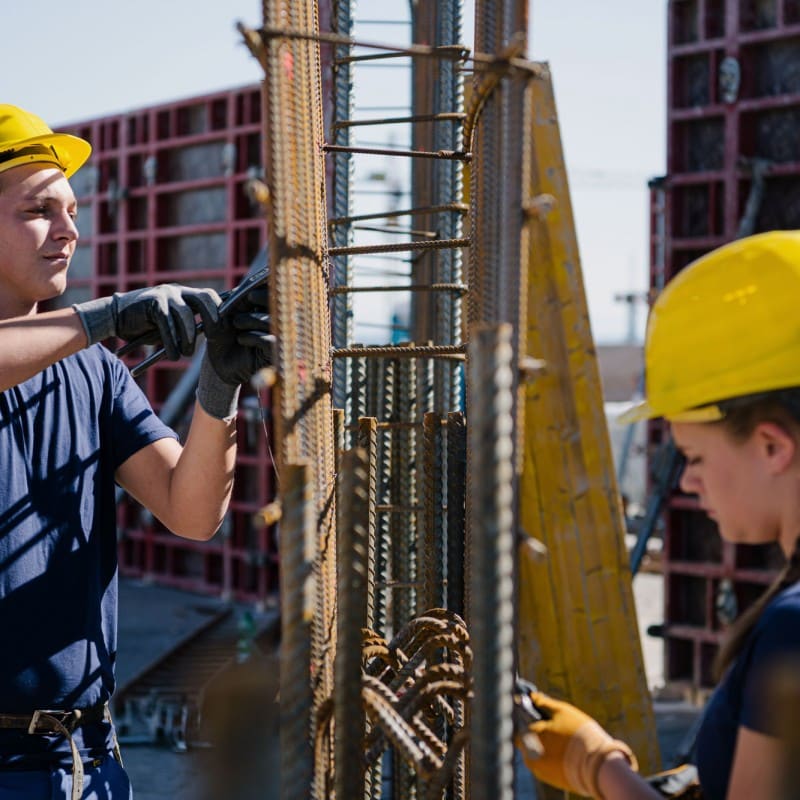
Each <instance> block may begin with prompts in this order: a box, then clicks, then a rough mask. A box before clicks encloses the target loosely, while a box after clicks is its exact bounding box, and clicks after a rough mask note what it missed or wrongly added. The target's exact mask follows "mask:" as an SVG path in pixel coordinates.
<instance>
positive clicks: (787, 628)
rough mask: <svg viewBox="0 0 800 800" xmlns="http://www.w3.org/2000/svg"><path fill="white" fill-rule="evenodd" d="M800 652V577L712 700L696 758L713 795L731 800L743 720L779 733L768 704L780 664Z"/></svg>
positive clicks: (768, 612) (774, 604)
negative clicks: (735, 750) (772, 682)
mask: <svg viewBox="0 0 800 800" xmlns="http://www.w3.org/2000/svg"><path fill="white" fill-rule="evenodd" d="M798 658H800V583H796V584H794V585H793V586H790V587H789V588H788V589H785V590H784V591H782V592H781V593H780V594H778V595H777V596H776V597H775V598H773V600H772V601H771V602H770V603H769V604H768V605H767V607H766V608H765V609H764V612H763V613H762V615H761V617H760V619H759V620H758V622H757V623H756V626H755V628H754V629H753V631H752V632H751V634H750V637H749V638H748V640H747V642H746V644H745V646H744V648H743V650H742V651H741V653H740V654H739V655H738V657H737V658H736V661H735V662H734V663H733V664H732V665H731V667H730V668H729V669H728V671H727V672H726V674H725V676H724V678H723V679H722V681H721V682H720V684H719V686H718V687H717V688H716V690H715V691H714V693H713V694H712V695H711V698H710V699H709V701H708V704H707V706H706V709H705V711H704V714H703V722H702V725H701V726H700V730H699V732H698V735H697V741H696V744H695V758H696V762H697V770H698V773H699V776H700V784H701V785H702V787H703V796H704V797H705V798H708V799H709V800H725V796H726V795H727V792H728V781H729V780H730V773H731V767H732V765H733V754H734V748H735V746H736V734H737V731H738V729H739V726H741V725H743V726H744V727H746V728H749V729H750V730H753V731H757V732H759V733H764V734H767V735H770V736H777V735H778V731H777V730H776V729H775V719H774V712H773V713H772V714H771V713H770V712H769V711H768V710H767V709H768V696H769V685H770V681H771V680H772V679H773V677H774V674H775V673H774V670H775V669H776V668H780V667H781V666H782V665H785V664H786V663H787V660H789V663H790V665H791V664H792V663H797V659H798Z"/></svg>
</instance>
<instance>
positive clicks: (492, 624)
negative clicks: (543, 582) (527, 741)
mask: <svg viewBox="0 0 800 800" xmlns="http://www.w3.org/2000/svg"><path fill="white" fill-rule="evenodd" d="M512 337H513V332H512V326H511V325H510V324H507V323H504V324H501V325H495V326H487V327H483V328H480V329H476V330H475V331H474V336H473V339H472V341H471V342H470V343H469V350H468V371H469V372H468V381H467V386H468V390H469V394H468V407H469V419H470V421H469V427H468V431H467V441H468V447H467V452H468V465H467V470H468V497H469V503H470V514H469V519H468V531H467V535H468V537H469V539H470V548H471V556H472V557H471V563H470V574H469V583H470V598H469V603H470V604H469V610H468V613H469V620H468V621H469V625H470V636H471V640H472V649H473V654H474V661H473V676H474V687H475V696H474V699H473V702H472V713H471V720H470V724H471V731H472V749H471V780H470V788H471V792H472V798H473V800H511V798H512V797H513V768H512V759H513V745H512V734H513V730H512V713H513V701H512V691H513V685H514V630H513V614H514V608H513V589H514V587H513V563H514V461H513V454H514V447H513V432H514V422H513V418H512V409H513V396H512V386H513V378H512V357H513V347H512Z"/></svg>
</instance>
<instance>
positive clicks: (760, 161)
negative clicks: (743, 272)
mask: <svg viewBox="0 0 800 800" xmlns="http://www.w3.org/2000/svg"><path fill="white" fill-rule="evenodd" d="M667 14H668V25H667V36H668V42H667V59H668V64H667V105H668V108H667V126H668V128H667V174H666V175H665V176H663V177H661V178H658V179H656V180H654V181H652V182H651V185H650V191H651V215H650V216H651V249H650V252H651V268H650V279H651V289H652V292H651V294H652V295H653V296H655V294H657V292H658V291H659V290H660V288H661V287H662V286H663V284H664V282H666V281H668V280H669V279H671V278H672V277H674V276H675V275H676V274H677V273H678V272H680V270H681V269H683V267H684V266H686V265H687V264H688V263H690V262H691V261H692V260H694V259H695V258H697V257H699V256H701V255H703V254H704V253H706V252H708V251H709V250H711V249H713V248H714V247H717V246H719V245H721V244H724V243H725V242H728V241H732V240H733V239H735V238H737V237H738V236H740V235H742V234H743V233H758V232H761V231H767V230H774V229H793V228H800V136H798V131H799V130H800V0H670V2H668V5H667ZM754 187H755V189H758V190H759V191H754ZM759 196H760V200H759ZM757 200H759V202H755V201H757ZM665 437H666V432H665V429H664V426H663V425H662V424H660V423H658V422H655V423H651V425H650V427H649V432H648V447H649V450H650V453H651V459H650V464H651V469H654V468H655V467H656V465H657V454H658V451H659V448H660V447H661V445H662V444H663V442H664V440H665ZM663 523H664V524H663V535H664V557H663V562H662V563H663V572H664V582H665V584H664V585H665V593H664V594H665V608H664V617H665V619H664V622H665V626H664V630H665V677H666V680H667V681H668V682H670V683H675V684H685V685H686V686H687V687H689V688H690V689H692V690H699V691H700V692H702V691H703V690H705V689H707V688H709V687H710V686H711V685H712V677H711V663H712V661H713V657H714V655H715V653H716V650H717V648H718V645H719V642H720V639H721V637H722V635H723V633H724V627H725V624H726V622H727V621H728V620H729V618H730V613H731V610H732V609H733V610H734V611H735V610H736V609H738V611H741V610H742V609H743V608H744V607H746V606H747V605H748V604H749V603H750V602H752V600H753V599H754V598H755V597H756V596H758V594H759V593H760V592H761V591H763V589H764V587H765V585H766V584H767V583H768V582H769V581H770V580H771V579H772V577H773V575H774V574H775V571H776V569H777V564H778V560H779V557H778V555H777V553H776V551H775V549H774V548H768V547H764V548H744V547H736V546H733V545H730V544H727V543H725V542H723V541H722V540H721V539H720V537H719V533H718V531H717V529H716V525H715V524H714V523H713V522H711V521H710V520H708V519H707V518H705V517H704V515H703V514H702V513H701V512H700V511H699V510H698V508H697V505H696V503H695V500H694V498H693V497H690V496H686V495H684V494H682V493H681V492H680V491H679V490H677V489H676V490H675V491H674V492H673V494H672V496H671V497H670V498H669V500H668V502H667V504H666V511H665V513H664V518H663Z"/></svg>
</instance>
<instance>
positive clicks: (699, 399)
mask: <svg viewBox="0 0 800 800" xmlns="http://www.w3.org/2000/svg"><path fill="white" fill-rule="evenodd" d="M798 306H800V231H773V232H770V233H761V234H758V235H756V236H749V237H747V238H744V239H739V240H738V241H735V242H732V243H730V244H726V245H723V246H722V247H720V248H718V249H717V250H713V251H712V252H710V253H708V254H707V255H705V256H703V257H702V258H699V259H698V260H697V261H694V262H693V263H691V264H690V265H689V266H687V267H685V268H684V269H683V270H681V272H679V273H678V275H676V276H675V278H673V279H672V280H671V281H670V282H669V283H668V284H667V285H666V287H665V288H664V291H663V292H661V294H660V295H659V297H658V299H657V300H656V302H655V304H654V305H653V308H652V310H651V312H650V318H649V320H648V323H647V335H646V337H645V350H644V361H645V401H644V402H643V403H640V404H638V405H636V406H634V407H632V408H631V409H629V410H628V411H626V412H625V413H624V414H622V415H621V416H620V417H619V421H620V422H624V423H625V422H636V421H637V420H642V419H650V418H653V417H665V418H666V419H668V420H671V421H674V422H709V421H712V420H717V419H721V418H722V417H723V416H724V413H723V412H722V411H721V410H720V408H719V407H718V406H717V405H715V404H716V403H718V402H720V401H722V400H729V399H732V398H735V397H742V396H745V395H751V394H756V393H760V392H769V391H773V390H776V389H787V388H790V387H793V386H800V313H798Z"/></svg>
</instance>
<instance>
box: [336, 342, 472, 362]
mask: <svg viewBox="0 0 800 800" xmlns="http://www.w3.org/2000/svg"><path fill="white" fill-rule="evenodd" d="M466 350H467V349H466V346H465V345H463V344H451V345H419V346H417V347H393V346H389V345H387V346H386V347H380V346H378V347H339V348H337V349H335V350H332V351H331V355H332V356H333V358H364V357H370V356H371V357H373V358H385V357H386V356H390V357H391V358H457V359H461V358H464V353H466Z"/></svg>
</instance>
